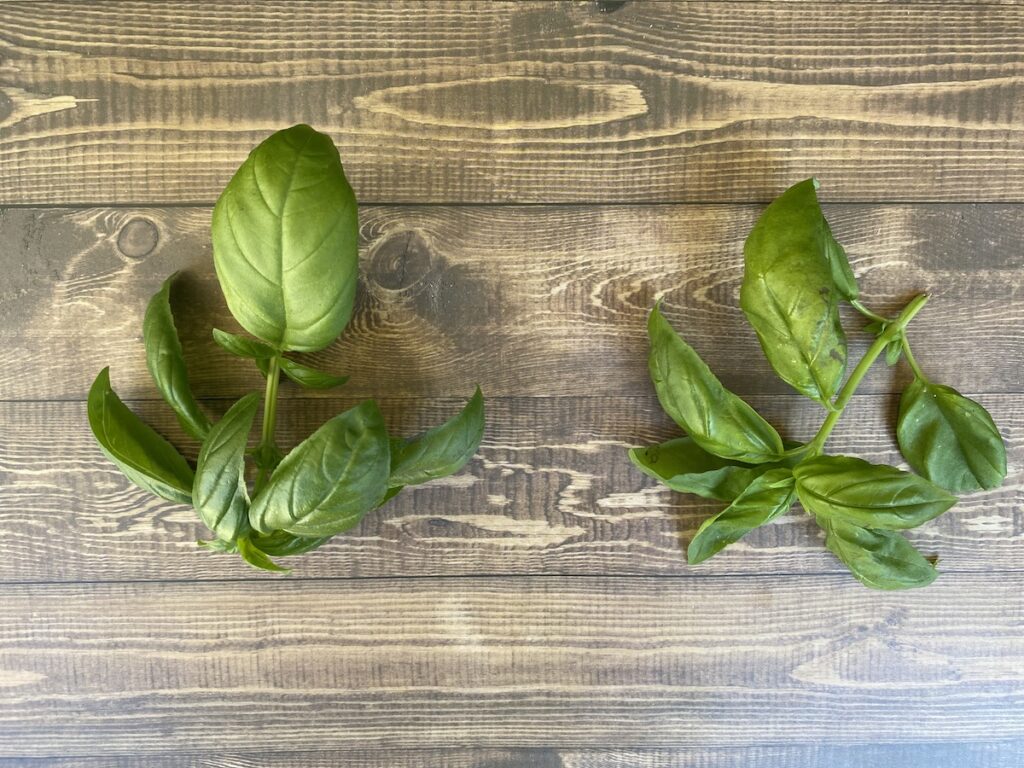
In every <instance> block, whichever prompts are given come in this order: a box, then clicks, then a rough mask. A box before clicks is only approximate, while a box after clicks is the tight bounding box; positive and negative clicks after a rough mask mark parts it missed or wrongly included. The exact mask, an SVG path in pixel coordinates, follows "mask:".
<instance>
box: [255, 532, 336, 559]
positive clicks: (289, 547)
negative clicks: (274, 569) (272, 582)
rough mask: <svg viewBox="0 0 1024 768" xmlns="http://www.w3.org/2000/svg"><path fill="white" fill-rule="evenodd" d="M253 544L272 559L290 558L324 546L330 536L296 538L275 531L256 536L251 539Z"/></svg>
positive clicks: (292, 534)
mask: <svg viewBox="0 0 1024 768" xmlns="http://www.w3.org/2000/svg"><path fill="white" fill-rule="evenodd" d="M250 538H251V540H252V543H253V544H254V545H255V546H256V547H257V548H258V549H259V550H260V551H261V552H263V553H264V554H267V555H270V556H272V557H290V556H292V555H301V554H303V553H304V552H310V551H312V550H314V549H316V548H317V547H320V546H323V545H324V544H326V543H327V542H328V541H330V539H331V537H330V536H318V537H312V538H311V537H306V536H296V535H295V534H294V533H288V532H286V531H274V532H273V533H268V534H266V535H264V534H254V535H253V536H251V537H250Z"/></svg>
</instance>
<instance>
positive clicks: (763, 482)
mask: <svg viewBox="0 0 1024 768" xmlns="http://www.w3.org/2000/svg"><path fill="white" fill-rule="evenodd" d="M794 495H795V491H794V488H793V472H792V471H791V470H789V469H770V470H768V471H767V472H765V473H764V474H762V475H761V476H760V477H757V478H754V480H753V481H752V482H751V483H750V485H749V486H747V488H745V489H744V490H743V492H742V493H740V495H739V496H737V497H736V500H735V501H734V502H733V503H732V504H730V505H729V506H728V507H726V508H725V509H723V510H722V511H721V512H719V513H718V514H717V515H715V516H714V517H710V518H708V519H707V520H705V521H704V524H703V525H701V527H700V528H699V529H698V530H697V535H696V536H694V537H693V540H692V541H691V542H690V546H689V547H687V549H686V559H687V560H688V561H689V562H690V564H691V565H695V564H697V563H701V562H703V561H705V560H707V559H708V558H709V557H711V556H712V555H714V554H715V553H716V552H719V551H720V550H722V549H723V548H724V547H726V546H728V545H729V544H732V543H733V542H735V541H739V539H740V538H742V537H743V536H745V535H746V534H748V533H750V531H752V530H754V529H755V528H757V527H759V526H762V525H764V524H765V523H768V522H770V521H772V520H774V519H775V518H776V517H778V516H779V515H782V514H785V512H786V511H787V510H788V509H789V508H790V507H791V506H793V498H794Z"/></svg>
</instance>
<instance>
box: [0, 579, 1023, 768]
mask: <svg viewBox="0 0 1024 768" xmlns="http://www.w3.org/2000/svg"><path fill="white" fill-rule="evenodd" d="M1022 621H1024V575H1022V574H1014V575H1012V576H1010V575H1007V576H1004V577H1003V578H1000V579H991V578H989V577H976V576H965V577H963V578H961V579H958V580H957V581H947V582H945V583H943V582H942V581H940V582H937V583H936V584H935V585H934V586H933V587H930V588H928V589H926V590H922V591H919V592H915V593H903V594H891V595H879V594H877V593H874V592H871V591H869V590H866V589H865V588H863V587H861V586H860V585H859V584H856V583H852V582H850V581H849V580H848V579H845V578H841V577H821V576H817V577H810V578H803V577H791V578H772V577H762V578H758V579H757V580H751V579H746V578H744V579H734V578H723V579H684V580H680V579H656V578H646V579H644V578H575V579H571V578H557V577H553V578H515V579H452V580H444V579H429V580H418V579H400V580H387V579H383V580H372V581H361V582H358V581H357V582H346V583H337V582H326V583H325V582H303V583H284V582H279V583H274V584H260V583H251V582H250V583H244V584H224V583H222V584H214V585H206V586H201V585H189V584H149V585H146V584H131V585H86V586H76V585H68V586H62V587H55V586H39V585H26V586H23V587H13V586H10V585H8V586H5V587H4V610H3V612H2V613H0V669H2V670H3V678H2V679H3V681H4V684H5V687H6V693H5V694H4V696H3V697H2V698H0V754H4V755H7V756H32V755H38V756H47V755H62V754H71V755H75V754H94V755H104V754H126V755H144V754H146V753H147V752H156V753H161V752H163V753H166V752H168V751H170V750H195V749H196V748H197V746H200V745H215V749H217V750H222V751H232V750H235V749H238V750H258V749H270V750H275V751H287V750H289V749H292V748H295V749H303V748H308V747H309V746H310V745H316V747H318V748H320V749H330V748H334V747H339V746H342V745H350V746H351V745H358V746H364V747H365V746H367V745H371V744H372V745H376V746H381V747H393V748H402V747H406V746H410V747H421V748H422V747H450V746H459V745H472V746H476V747H481V748H491V747H493V748H511V747H529V746H534V745H538V744H541V745H546V746H550V747H560V746H565V747H573V748H584V749H585V748H600V747H602V746H606V745H612V744H614V745H619V744H622V745H625V744H628V745H632V746H634V747H658V746H666V747H667V746H675V745H678V746H703V747H717V746H744V745H756V744H759V743H762V742H763V741H764V740H765V738H766V736H768V735H770V738H772V739H775V740H777V741H778V742H780V743H787V742H791V741H792V742H796V743H799V742H801V741H811V740H814V741H816V742H818V743H820V744H828V745H843V744H857V743H863V742H871V743H879V744H892V743H894V744H904V745H905V744H910V743H914V742H917V741H921V742H925V743H935V742H947V741H949V742H957V741H969V742H971V741H973V742H977V741H981V740H992V741H998V740H1014V739H1015V740H1018V741H1019V740H1021V739H1022V738H1024V694H1022V691H1024V686H1022V682H1024V677H1022V670H1024V638H1022V636H1021V633H1020V626H1021V622H1022ZM228 723H235V724H238V725H239V727H226V724H228Z"/></svg>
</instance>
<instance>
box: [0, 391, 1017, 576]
mask: <svg viewBox="0 0 1024 768" xmlns="http://www.w3.org/2000/svg"><path fill="white" fill-rule="evenodd" d="M978 397H979V399H980V400H981V401H982V402H983V403H984V404H985V405H986V406H987V407H988V408H989V409H990V410H991V412H992V414H993V416H994V417H995V419H996V422H997V423H998V424H999V426H1000V427H1001V429H1002V432H1003V435H1004V437H1005V439H1006V441H1007V444H1008V448H1009V464H1010V476H1009V478H1008V479H1007V481H1006V483H1005V485H1004V486H1003V487H1002V488H1000V489H998V490H995V491H989V492H985V493H976V494H970V495H967V496H965V497H964V498H963V499H962V500H961V502H960V503H959V505H958V506H957V507H955V508H954V509H953V510H951V511H950V512H949V513H947V514H945V515H943V516H942V517H940V518H939V519H937V520H934V521H932V522H930V523H928V524H926V525H924V526H922V527H921V528H919V529H916V530H915V531H913V532H912V533H911V538H912V540H913V541H914V542H915V543H916V544H917V545H918V546H919V547H921V549H922V550H923V551H925V552H926V553H928V554H937V555H939V556H940V557H941V564H940V570H941V571H942V572H943V574H944V575H943V576H942V579H943V580H948V581H951V582H954V583H957V582H958V581H959V580H960V579H961V577H962V576H961V574H963V573H965V572H971V571H974V572H977V571H986V572H987V571H1000V572H1001V571H1019V570H1021V569H1022V566H1021V562H1020V547H1021V542H1022V541H1024V517H1022V512H1024V405H1022V403H1021V399H1020V398H1019V397H1018V396H1013V395H984V396H978ZM753 402H754V405H755V406H756V407H757V408H759V409H760V410H761V411H762V412H763V413H764V414H765V415H766V416H767V417H768V418H770V419H772V420H773V421H774V422H775V423H776V424H778V425H780V427H781V428H783V431H784V433H785V434H787V435H788V436H792V437H794V438H797V439H799V438H803V439H807V438H808V437H809V436H810V435H812V434H813V433H814V431H815V430H816V429H817V425H818V424H819V423H820V421H821V416H820V415H819V409H817V408H815V407H814V406H813V404H811V403H809V402H808V401H806V400H804V399H803V398H800V397H799V396H796V395H791V396H786V397H778V396H772V397H759V398H757V399H756V400H754V401H753ZM353 404H354V401H352V400H346V401H339V400H327V399H315V400H293V401H289V402H288V403H286V404H284V405H282V407H281V408H279V409H278V420H279V424H280V427H279V429H280V434H281V439H282V445H285V446H291V445H293V444H294V443H295V442H296V441H297V440H298V439H299V436H300V435H301V436H305V435H307V434H309V433H310V432H312V431H313V429H315V428H316V427H317V426H319V424H321V423H322V422H323V421H325V420H326V419H327V418H329V417H330V416H332V415H334V414H335V413H338V412H340V411H341V410H343V409H344V408H346V407H348V406H350V405H353ZM131 405H133V406H134V407H136V409H137V410H138V412H139V413H140V414H142V415H143V416H144V418H146V419H147V420H149V421H150V422H151V423H152V424H153V425H154V426H155V427H157V428H158V429H160V430H161V431H162V432H163V433H165V434H167V435H169V436H171V437H172V439H173V440H174V441H175V442H176V443H177V444H179V445H181V446H183V447H189V446H191V449H190V450H191V451H192V453H193V454H194V452H195V446H194V445H193V444H192V443H190V441H189V440H187V439H185V438H184V437H183V435H182V433H181V431H180V429H179V428H178V427H177V425H176V423H174V419H173V416H171V415H170V413H169V411H168V409H166V408H164V407H161V406H160V405H159V404H157V403H152V402H146V403H131ZM215 405H216V406H217V407H218V409H219V410H223V409H225V408H226V407H227V402H219V403H216V404H215ZM458 405H459V403H458V402H457V401H455V400H444V401H433V402H424V401H406V400H389V401H385V403H384V411H385V417H386V420H387V423H388V425H389V427H390V429H391V430H392V431H393V432H395V433H397V434H400V435H412V434H415V433H417V432H418V431H420V430H422V429H423V428H425V427H427V426H428V425H431V424H435V423H438V422H440V421H441V420H442V419H444V418H445V417H447V416H448V415H449V414H451V413H453V412H454V411H455V410H456V408H457V407H458ZM893 405H894V403H893V402H892V401H891V400H886V399H883V400H881V401H880V400H879V398H877V397H871V396H865V397H859V396H858V397H857V398H856V399H855V401H854V402H853V404H851V406H850V408H849V412H848V413H847V414H845V415H844V417H843V420H842V421H841V422H840V424H839V427H838V428H837V430H836V432H835V433H834V436H833V438H832V440H831V441H830V443H829V447H830V449H831V450H833V451H835V452H837V453H850V454H853V455H859V456H863V457H864V458H867V459H869V460H872V461H877V462H896V463H899V462H900V457H899V455H898V453H897V452H896V451H895V449H894V446H893V444H892V438H891V437H890V435H891V432H892V427H891V423H892V413H891V412H890V409H891V408H892V407H893ZM487 407H488V427H487V432H486V435H485V438H484V443H483V446H482V448H481V450H480V453H479V455H478V457H477V458H475V459H474V460H473V461H472V462H471V463H470V465H469V466H468V467H467V469H465V470H464V471H463V472H461V473H460V474H458V475H456V476H454V477H452V478H448V479H446V480H442V481H436V482H435V483H433V484H429V485H424V486H420V487H417V488H414V489H409V490H407V491H405V492H404V493H402V494H401V495H400V496H399V497H398V498H396V499H395V500H393V501H392V502H390V503H389V504H387V505H386V506H385V507H383V508H382V509H380V510H378V511H376V512H373V513H371V514H370V515H368V516H367V517H366V518H365V519H364V521H363V522H362V523H361V524H360V526H359V527H357V528H356V529H354V530H353V531H350V532H348V533H346V534H344V535H342V536H338V537H336V538H335V539H334V540H333V541H332V542H331V543H330V544H328V545H327V546H326V547H324V548H323V549H321V550H318V551H317V552H314V553H311V554H309V555H306V556H304V557H300V558H290V559H289V560H288V562H289V564H291V565H294V567H295V570H296V576H294V577H292V578H320V577H332V578H333V577H381V576H397V575H405V576H413V575H416V576H429V575H479V574H535V573H548V574H559V573H564V574H680V575H688V576H689V575H692V576H706V575H721V574H731V573H745V574H750V575H751V576H760V575H762V574H771V573H775V574H786V573H845V571H844V569H843V566H841V565H840V564H839V563H838V561H836V560H835V559H834V558H833V556H832V555H831V554H830V553H829V552H828V551H827V550H826V549H825V548H824V546H823V543H822V536H821V534H820V532H819V531H818V529H817V528H816V527H815V526H814V524H813V523H812V521H811V520H810V519H809V518H808V517H807V516H806V515H804V514H803V513H802V512H800V511H799V509H795V510H794V511H792V512H791V513H790V514H789V515H787V516H785V517H783V518H781V519H780V520H778V521H776V522H774V523H773V524H771V525H769V526H766V527H765V528H763V529H761V530H759V531H756V532H754V533H753V534H751V535H750V536H749V537H747V538H746V539H744V540H743V542H741V543H739V544H737V545H734V546H733V547H731V548H729V549H727V550H725V551H724V552H722V553H721V554H719V555H717V556H716V557H715V558H713V559H711V560H709V561H708V562H706V563H704V564H702V565H700V566H697V567H692V568H691V567H688V566H687V565H686V558H685V547H686V545H687V544H688V543H689V540H690V538H691V537H692V536H693V534H694V533H695V532H696V530H697V527H698V526H699V525H700V523H701V522H702V521H703V520H704V519H705V518H706V517H708V516H710V515H712V514H714V513H715V512H717V511H718V510H719V509H721V507H722V505H721V504H720V503H718V502H712V501H706V500H702V499H699V498H697V497H693V496H688V495H682V494H676V493H673V492H671V491H669V490H667V489H665V488H663V487H661V486H659V485H658V484H657V483H655V482H654V481H653V480H650V479H648V478H647V477H646V476H644V475H642V474H641V473H640V472H639V471H638V470H636V469H635V468H634V467H633V466H632V464H631V463H630V462H629V458H628V456H627V454H626V450H627V448H628V447H630V446H632V445H637V444H645V443H651V442H656V441H660V440H663V439H667V438H669V437H672V436H675V435H677V434H678V433H679V430H678V428H676V427H675V426H674V425H671V424H670V423H669V422H668V421H667V419H666V418H665V416H664V415H663V414H662V413H661V411H660V409H659V407H658V404H657V402H656V401H655V400H654V398H653V397H646V398H644V397H641V398H624V397H620V398H512V399H497V400H495V399H492V400H490V401H489V402H488V406H487ZM0 424H4V425H5V427H4V429H3V430H2V431H0V581H2V582H24V581H44V582H55V581H57V582H60V581H79V580H83V581H106V580H137V579H163V580H169V579H170V580H174V579H181V580H190V579H248V578H255V577H257V575H258V572H256V571H253V570H251V569H249V568H248V567H247V566H245V565H244V564H243V563H241V562H240V561H239V560H238V559H237V558H236V557H234V556H228V555H214V554H212V553H210V552H207V551H206V550H201V549H199V548H198V547H197V546H196V544H195V541H196V539H197V538H206V537H207V536H208V535H209V534H208V532H207V531H206V529H205V528H204V527H203V526H202V524H201V523H199V521H198V519H197V518H196V516H195V513H194V512H193V511H192V510H191V509H189V508H188V507H185V506H182V505H177V504H172V503H169V502H164V501H161V500H159V499H157V498H155V497H152V496H149V495H148V494H146V493H145V492H144V491H142V490H140V489H138V488H136V487H135V486H133V485H131V484H130V483H129V482H128V481H127V480H126V479H125V478H124V477H123V476H122V475H121V473H120V472H119V471H118V470H117V468H116V467H115V466H114V465H113V464H111V463H110V462H109V461H107V459H106V458H105V457H104V456H103V455H102V454H101V453H100V451H99V449H98V448H97V447H96V445H95V443H94V441H93V438H92V435H91V434H90V433H89V430H88V427H87V424H86V416H85V408H84V404H83V403H57V402H41V403H3V404H0ZM261 577H265V578H269V579H272V580H274V579H280V577H277V576H269V575H267V574H262V576H261ZM847 578H850V579H851V581H852V577H847Z"/></svg>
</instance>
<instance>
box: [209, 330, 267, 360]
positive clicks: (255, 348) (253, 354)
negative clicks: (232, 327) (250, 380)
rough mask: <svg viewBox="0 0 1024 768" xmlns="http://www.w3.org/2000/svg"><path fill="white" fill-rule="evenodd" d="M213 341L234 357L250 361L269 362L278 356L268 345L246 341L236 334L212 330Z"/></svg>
mask: <svg viewBox="0 0 1024 768" xmlns="http://www.w3.org/2000/svg"><path fill="white" fill-rule="evenodd" d="M213 340H214V341H216V342H217V343H218V344H219V345H220V346H221V347H223V348H224V349H226V350H227V351H228V352H230V353H231V354H232V355H234V356H235V357H244V358H248V359H250V360H269V359H270V358H272V357H274V356H275V355H277V354H278V352H277V350H276V349H274V348H273V347H272V346H270V345H269V344H264V343H263V342H262V341H256V340H255V339H247V338H246V337H245V336H239V335H238V334H236V333H228V332H227V331H222V330H221V329H220V328H214V329H213Z"/></svg>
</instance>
